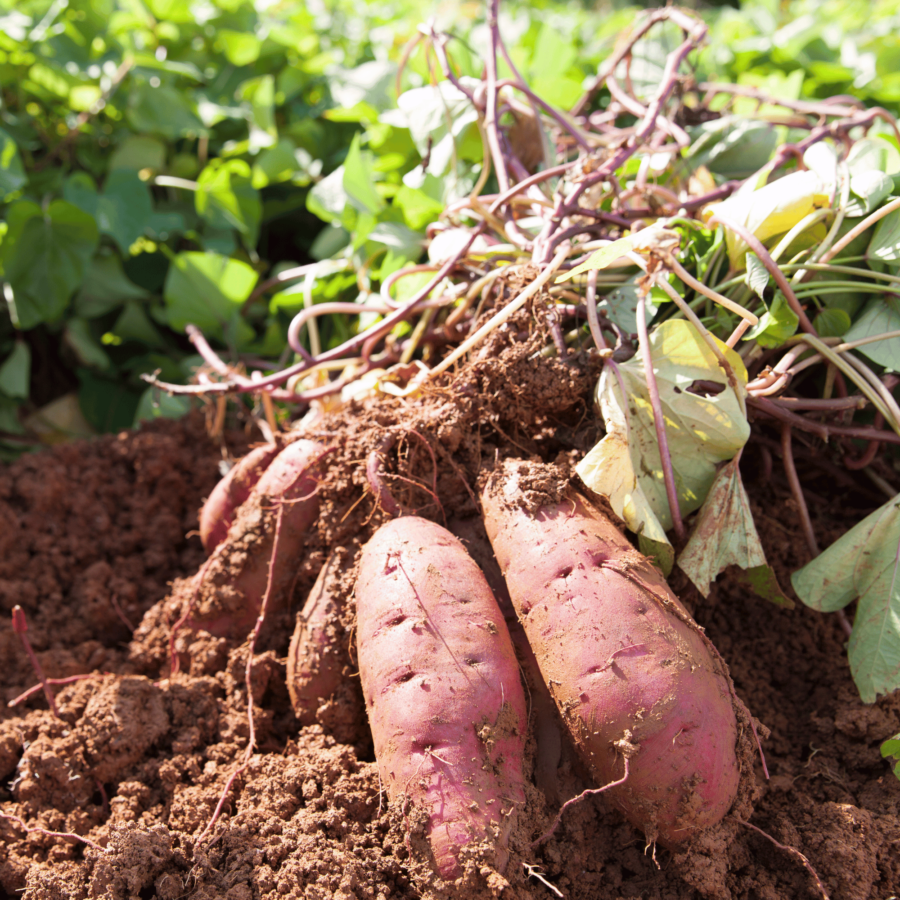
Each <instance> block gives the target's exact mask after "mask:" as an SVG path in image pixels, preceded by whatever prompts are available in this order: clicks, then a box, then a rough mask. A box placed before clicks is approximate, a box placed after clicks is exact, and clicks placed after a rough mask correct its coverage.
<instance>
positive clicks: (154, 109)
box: [128, 81, 206, 140]
mask: <svg viewBox="0 0 900 900" xmlns="http://www.w3.org/2000/svg"><path fill="white" fill-rule="evenodd" d="M128 122H129V124H130V125H131V127H132V128H133V129H134V131H136V132H138V133H139V134H140V133H149V134H159V135H162V136H163V137H167V138H170V139H172V140H175V139H177V138H181V137H195V136H197V135H200V134H206V129H205V128H204V127H203V123H202V122H201V121H200V120H199V119H198V118H197V116H196V114H195V112H194V110H193V107H192V105H191V103H190V102H189V101H188V99H187V96H186V95H185V94H184V93H182V92H181V91H177V90H175V89H174V88H169V87H162V86H158V87H153V86H152V85H151V84H150V83H149V82H147V81H136V82H135V84H134V86H133V88H132V90H131V94H130V96H129V98H128Z"/></svg>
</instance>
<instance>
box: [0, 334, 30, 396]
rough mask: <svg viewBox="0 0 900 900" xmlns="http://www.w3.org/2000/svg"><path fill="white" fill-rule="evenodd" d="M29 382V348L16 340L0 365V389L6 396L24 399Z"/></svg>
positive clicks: (23, 342)
mask: <svg viewBox="0 0 900 900" xmlns="http://www.w3.org/2000/svg"><path fill="white" fill-rule="evenodd" d="M30 383H31V348H30V347H29V346H28V344H26V343H25V341H16V344H15V346H14V347H13V351H12V353H10V354H9V356H8V357H7V358H6V360H5V361H4V362H3V365H0V391H2V392H3V393H4V394H6V396H7V397H18V398H21V399H23V400H24V399H25V398H26V397H27V396H28V386H29V384H30Z"/></svg>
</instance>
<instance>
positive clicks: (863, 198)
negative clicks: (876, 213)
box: [844, 171, 894, 218]
mask: <svg viewBox="0 0 900 900" xmlns="http://www.w3.org/2000/svg"><path fill="white" fill-rule="evenodd" d="M893 189H894V179H893V178H891V176H890V175H886V174H885V173H884V172H872V171H870V172H861V173H860V174H859V175H854V176H853V177H852V178H851V179H850V192H851V195H852V196H851V197H850V200H849V202H848V203H847V206H846V207H845V208H844V214H845V215H847V216H850V217H851V218H852V217H856V216H865V215H868V214H869V213H870V212H872V211H873V210H875V209H877V208H878V207H879V206H881V201H882V200H884V198H885V197H887V196H888V195H889V194H890V193H891V191H893Z"/></svg>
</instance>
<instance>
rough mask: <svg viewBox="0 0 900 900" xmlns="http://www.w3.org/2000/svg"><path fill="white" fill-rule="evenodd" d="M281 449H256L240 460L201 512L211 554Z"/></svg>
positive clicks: (204, 538) (272, 446) (203, 535)
mask: <svg viewBox="0 0 900 900" xmlns="http://www.w3.org/2000/svg"><path fill="white" fill-rule="evenodd" d="M280 449H281V448H280V447H278V446H277V445H275V444H263V445H262V446H261V447H256V448H255V449H253V450H251V451H250V452H249V453H248V454H247V455H246V456H245V457H244V458H243V459H240V460H238V461H237V462H236V463H235V464H234V465H233V466H232V467H231V470H230V471H229V472H228V474H227V475H226V476H225V477H224V478H223V479H222V480H221V481H220V482H219V483H218V484H217V485H216V486H215V487H214V488H213V489H212V492H211V493H210V495H209V497H207V498H206V502H205V503H204V504H203V508H202V509H201V510H200V540H201V541H202V542H203V548H204V549H205V550H206V552H207V553H212V552H213V550H215V549H216V547H218V546H219V544H221V543H222V541H224V540H225V535H227V534H228V529H229V528H230V527H231V523H232V522H233V521H234V519H235V516H236V515H237V511H238V509H239V508H240V506H241V505H242V504H243V503H244V501H245V500H246V499H247V498H248V497H249V496H250V492H251V491H252V490H253V488H254V487H255V486H256V483H257V482H258V481H259V479H260V477H261V476H262V473H263V472H265V470H266V468H267V467H268V465H269V463H270V462H272V460H273V459H275V457H276V456H277V455H278V452H279V450H280Z"/></svg>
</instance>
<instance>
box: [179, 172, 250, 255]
mask: <svg viewBox="0 0 900 900" xmlns="http://www.w3.org/2000/svg"><path fill="white" fill-rule="evenodd" d="M194 203H195V204H196V208H197V212H198V213H199V214H200V215H201V216H203V217H204V218H205V219H207V221H209V223H210V225H211V226H212V227H213V228H234V229H236V230H237V231H239V232H241V234H243V235H246V237H247V240H248V241H249V242H250V243H252V244H255V243H256V237H257V233H258V231H259V223H260V220H261V219H262V203H261V201H260V199H259V193H258V192H257V191H256V189H255V188H254V187H253V184H252V180H251V175H250V166H249V165H248V164H247V163H246V162H244V160H242V159H228V160H223V159H213V160H210V162H209V164H208V165H207V166H206V168H205V169H204V170H203V171H202V172H201V173H200V177H199V178H198V179H197V191H196V193H195V194H194Z"/></svg>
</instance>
